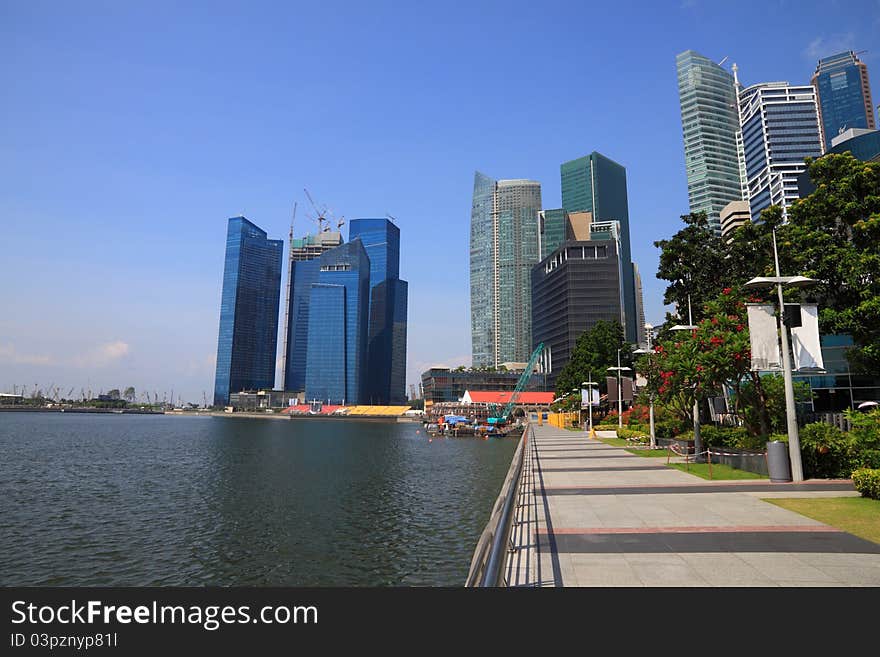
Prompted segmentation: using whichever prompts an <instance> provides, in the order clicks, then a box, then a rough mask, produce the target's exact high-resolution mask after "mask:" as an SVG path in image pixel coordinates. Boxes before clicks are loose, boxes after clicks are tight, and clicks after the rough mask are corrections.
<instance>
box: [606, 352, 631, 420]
mask: <svg viewBox="0 0 880 657" xmlns="http://www.w3.org/2000/svg"><path fill="white" fill-rule="evenodd" d="M608 369H609V370H617V426H618V427H621V428H623V392H622V390H621V389H620V373H621V372H623V371H624V370H626V371H631V369H632V368H629V367H621V366H620V349H618V350H617V367H609V368H608Z"/></svg>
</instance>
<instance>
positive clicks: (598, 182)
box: [560, 151, 638, 342]
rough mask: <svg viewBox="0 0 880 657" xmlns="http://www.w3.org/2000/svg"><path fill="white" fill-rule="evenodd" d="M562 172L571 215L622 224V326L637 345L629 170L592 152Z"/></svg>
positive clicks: (565, 202) (564, 200)
mask: <svg viewBox="0 0 880 657" xmlns="http://www.w3.org/2000/svg"><path fill="white" fill-rule="evenodd" d="M560 170H561V174H562V207H563V208H564V209H565V210H566V212H568V213H569V215H571V214H572V213H576V212H589V213H591V221H592V222H593V223H601V222H608V221H616V222H618V223H619V224H620V260H621V262H622V263H624V264H623V266H622V269H623V278H622V292H623V298H624V320H623V321H622V322H621V323H622V324H623V328H624V332H625V334H626V339H627V340H628V341H629V342H636V341H637V340H638V329H637V327H636V324H637V320H636V291H635V283H634V281H633V270H632V265H631V263H632V256H631V252H630V237H629V204H628V202H627V195H626V169H625V168H624V167H623V166H621V165H619V164H618V163H617V162H615V161H614V160H611V159H609V158H607V157H605V156H604V155H602V154H601V153H597V152H595V151H593V152H592V153H590V154H589V155H587V156H585V157H581V158H578V159H576V160H571V161H570V162H564V163H563V164H562V165H561V166H560Z"/></svg>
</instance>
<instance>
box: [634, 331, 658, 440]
mask: <svg viewBox="0 0 880 657" xmlns="http://www.w3.org/2000/svg"><path fill="white" fill-rule="evenodd" d="M645 329H646V333H647V336H648V348H647V349H636V350H635V351H634V352H633V353H636V354H653V353H654V349H653V347H652V345H651V339H652V338H653V337H654V336H653V331H654V327H653V326H651V325H650V324H645ZM648 384H649V385H650V381H649V382H648ZM648 418H649V421H650V423H651V425H650V426H651V449H654V448H655V447H656V446H657V438H656V436H655V435H654V391H653V390H650V391H649V392H648Z"/></svg>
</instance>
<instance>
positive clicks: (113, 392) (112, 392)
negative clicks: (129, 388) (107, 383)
mask: <svg viewBox="0 0 880 657" xmlns="http://www.w3.org/2000/svg"><path fill="white" fill-rule="evenodd" d="M121 396H122V395H120V394H119V388H113V390H109V391H108V392H107V397H108V398H110V399H119V398H120V397H121Z"/></svg>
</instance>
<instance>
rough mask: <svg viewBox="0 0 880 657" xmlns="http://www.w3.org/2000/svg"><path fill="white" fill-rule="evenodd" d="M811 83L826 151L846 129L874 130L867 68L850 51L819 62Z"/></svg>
mask: <svg viewBox="0 0 880 657" xmlns="http://www.w3.org/2000/svg"><path fill="white" fill-rule="evenodd" d="M810 84H812V85H813V87H814V88H815V90H816V95H817V96H818V104H819V121H820V125H821V128H822V138H823V142H824V146H825V150H828V149H830V148H831V147H832V143H831V142H832V140H833V139H834V137H836V136H837V135H839V134H840V133H842V132H845V131H846V130H849V129H851V128H864V129H868V130H873V129H874V128H876V127H877V124H876V123H875V121H874V106H873V104H872V102H871V85H870V83H869V82H868V67H867V66H866V65H865V63H864V62H862V61H861V60H860V59H859V58H858V57H857V56H856V53H854V52H853V51H851V50H850V51H846V52H841V53H837V54H836V55H831V56H830V57H824V58H822V59H820V60H819V63H818V64H817V66H816V71H815V72H814V73H813V77H812V78H811V80H810Z"/></svg>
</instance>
